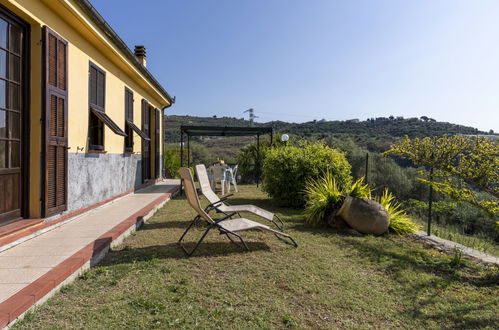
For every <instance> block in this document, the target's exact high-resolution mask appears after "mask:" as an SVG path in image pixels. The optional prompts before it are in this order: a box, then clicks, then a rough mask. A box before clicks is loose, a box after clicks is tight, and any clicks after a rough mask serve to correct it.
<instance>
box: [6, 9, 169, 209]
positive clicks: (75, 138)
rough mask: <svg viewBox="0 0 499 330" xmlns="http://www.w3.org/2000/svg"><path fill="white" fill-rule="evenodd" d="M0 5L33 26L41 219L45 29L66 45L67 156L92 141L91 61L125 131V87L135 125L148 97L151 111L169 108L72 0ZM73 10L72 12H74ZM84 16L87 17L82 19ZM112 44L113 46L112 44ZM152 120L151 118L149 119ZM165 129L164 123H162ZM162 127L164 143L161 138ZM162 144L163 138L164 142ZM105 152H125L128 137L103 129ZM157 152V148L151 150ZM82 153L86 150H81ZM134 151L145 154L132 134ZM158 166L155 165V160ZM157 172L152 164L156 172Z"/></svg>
mask: <svg viewBox="0 0 499 330" xmlns="http://www.w3.org/2000/svg"><path fill="white" fill-rule="evenodd" d="M2 4H3V5H4V6H5V7H7V9H9V10H10V11H12V12H13V13H14V14H16V15H17V16H19V17H20V18H21V19H23V20H25V21H26V22H28V23H29V24H30V26H31V50H30V66H31V68H30V70H31V74H30V89H31V91H30V107H29V108H30V109H29V111H30V118H31V122H30V130H31V131H30V165H29V166H30V168H29V175H30V191H29V195H30V203H29V204H30V205H29V206H30V207H29V210H30V212H29V213H30V214H29V216H30V217H32V218H33V217H39V216H40V197H41V192H40V182H41V181H40V176H41V174H40V170H41V163H40V151H41V145H42V144H41V143H42V141H41V140H42V135H41V134H42V131H41V124H40V118H41V115H42V104H41V95H42V83H41V79H42V72H41V70H42V68H41V63H42V57H41V56H42V54H41V51H42V44H41V40H42V27H43V26H44V25H47V26H48V27H49V28H51V29H52V30H53V31H55V32H56V33H57V34H59V35H60V36H61V37H62V38H64V39H65V40H66V41H68V146H69V147H70V150H69V152H77V150H78V149H77V148H80V150H81V148H82V147H83V148H84V151H83V152H86V151H87V137H88V118H89V108H88V75H89V62H90V61H91V62H92V63H94V64H96V65H97V66H98V67H100V68H101V69H102V70H104V71H105V72H106V96H105V111H106V113H107V114H108V116H109V117H111V118H112V119H113V120H114V122H115V123H116V124H118V126H119V127H121V128H122V129H123V130H124V127H125V119H124V115H125V113H124V108H125V104H124V103H125V101H124V93H125V86H126V87H128V88H129V89H131V90H132V91H133V93H134V123H135V124H136V125H137V126H138V127H139V128H140V127H141V117H142V116H141V101H142V99H143V98H144V99H146V100H147V101H148V102H149V104H151V105H152V106H153V107H156V108H159V109H161V108H162V107H163V106H165V105H166V104H165V99H163V98H162V97H161V96H160V95H159V94H158V93H157V91H156V90H155V89H154V87H152V86H151V84H149V83H148V82H147V81H146V80H145V79H144V77H142V76H141V75H140V74H139V73H138V71H137V70H136V69H135V68H133V66H131V65H130V64H129V63H127V62H126V61H125V60H123V57H122V56H121V57H120V54H117V53H116V49H111V48H110V46H109V44H110V42H109V40H104V39H103V38H102V35H99V33H98V31H97V32H96V29H97V28H96V27H95V25H93V26H90V27H89V26H85V24H88V21H84V18H82V17H81V16H78V15H83V14H82V13H81V12H77V13H75V12H74V11H75V10H76V11H78V10H79V8H78V7H77V6H76V5H75V4H74V3H72V1H71V0H46V1H45V0H10V1H8V2H6V3H4V1H2ZM72 11H73V12H72ZM83 16H84V15H83ZM111 46H112V45H111ZM151 119H153V118H151ZM160 125H162V122H160ZM162 131H163V130H162V129H160V134H161V135H160V139H162ZM160 141H161V140H160ZM105 150H106V151H107V152H108V153H123V151H124V138H123V137H122V136H118V135H116V134H114V133H113V132H112V131H111V130H110V129H109V128H107V127H106V128H105ZM153 150H154V149H153ZM79 152H82V151H79ZM134 152H141V138H140V137H139V136H138V135H137V134H135V133H134ZM152 164H154V161H152ZM151 173H154V165H152V172H151Z"/></svg>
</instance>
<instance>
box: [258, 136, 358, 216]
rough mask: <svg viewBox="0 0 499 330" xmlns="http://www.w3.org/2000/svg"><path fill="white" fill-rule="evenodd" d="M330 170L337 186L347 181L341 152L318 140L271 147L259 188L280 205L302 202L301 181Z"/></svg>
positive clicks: (345, 166)
mask: <svg viewBox="0 0 499 330" xmlns="http://www.w3.org/2000/svg"><path fill="white" fill-rule="evenodd" d="M328 170H329V171H330V172H331V175H332V176H333V177H334V179H335V181H336V184H337V185H338V188H339V189H341V190H343V189H344V188H345V187H346V186H348V185H349V184H350V182H351V177H350V164H349V163H348V161H347V160H346V158H345V155H344V154H343V153H342V152H340V151H338V150H335V149H332V148H329V147H327V146H325V145H323V144H320V143H313V144H305V143H304V144H302V145H301V146H287V147H279V148H271V149H269V150H268V151H267V152H266V155H265V159H264V161H263V189H264V191H265V192H267V193H268V195H269V196H270V197H271V198H273V199H274V200H275V202H276V203H277V204H279V205H282V206H293V207H303V206H304V205H305V195H304V189H305V182H306V181H307V180H308V179H317V178H318V177H319V176H320V175H321V174H322V173H325V172H326V171H328Z"/></svg>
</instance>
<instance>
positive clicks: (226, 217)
mask: <svg viewBox="0 0 499 330" xmlns="http://www.w3.org/2000/svg"><path fill="white" fill-rule="evenodd" d="M236 214H237V212H232V213H229V214H227V215H226V216H225V217H223V218H220V219H216V220H215V219H213V220H214V221H215V223H219V222H221V221H224V220H227V219H228V218H230V217H232V216H234V215H236Z"/></svg>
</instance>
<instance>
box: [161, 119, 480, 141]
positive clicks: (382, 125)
mask: <svg viewBox="0 0 499 330" xmlns="http://www.w3.org/2000/svg"><path fill="white" fill-rule="evenodd" d="M165 121H166V123H165V130H166V131H165V133H166V134H165V139H166V141H167V142H170V141H178V139H179V134H180V133H179V131H180V126H181V125H200V126H208V125H209V126H239V127H247V126H250V122H249V121H248V120H244V119H238V118H232V117H219V118H217V117H193V116H165ZM253 125H255V126H272V127H273V128H274V129H275V131H276V132H280V133H288V134H292V135H298V136H303V137H318V138H323V137H326V136H330V135H333V136H350V137H354V138H358V137H384V138H387V139H389V140H393V138H399V137H403V136H404V135H408V136H409V137H425V136H436V135H443V134H473V135H475V134H487V132H482V131H479V130H478V129H476V128H473V127H469V126H463V125H456V124H451V123H447V122H438V121H435V120H434V119H431V118H428V117H425V116H423V117H421V118H403V117H393V116H390V117H389V118H386V117H377V118H370V119H368V120H365V121H360V120H357V119H353V120H335V121H326V120H314V121H309V122H306V123H301V124H296V123H287V122H284V121H272V122H268V123H254V124H253Z"/></svg>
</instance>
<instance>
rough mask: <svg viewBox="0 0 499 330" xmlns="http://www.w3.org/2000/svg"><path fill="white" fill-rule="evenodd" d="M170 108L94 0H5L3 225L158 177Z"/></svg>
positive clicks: (0, 162) (0, 156) (84, 205)
mask: <svg viewBox="0 0 499 330" xmlns="http://www.w3.org/2000/svg"><path fill="white" fill-rule="evenodd" d="M173 103H174V99H173V98H171V97H170V95H169V94H168V93H167V92H166V90H165V89H164V88H163V87H162V86H161V85H160V84H159V83H158V82H157V81H156V79H155V78H154V77H153V76H152V75H151V73H150V72H149V71H148V70H147V69H146V62H145V49H144V47H142V46H138V47H136V49H135V53H132V52H131V51H130V50H129V49H128V47H127V46H126V45H125V43H124V42H123V41H122V40H121V39H120V38H119V36H117V35H116V33H115V32H114V31H113V30H112V28H111V27H110V26H109V25H108V24H107V23H106V22H105V20H104V19H103V18H102V17H101V16H100V15H99V13H98V12H97V11H96V10H95V9H94V8H93V7H92V5H91V4H90V3H89V2H88V1H87V0H8V1H7V0H1V1H0V226H1V225H2V224H7V223H12V222H13V221H16V220H19V219H27V218H47V219H46V221H50V220H51V219H55V218H58V217H60V216H64V215H68V214H71V213H73V214H74V213H75V212H77V211H78V210H83V209H88V208H90V207H92V206H95V205H98V204H99V203H102V202H103V201H106V200H109V199H112V198H114V197H116V196H120V195H123V194H126V193H129V192H131V191H133V190H134V189H136V188H138V187H140V186H142V185H144V184H148V183H152V182H154V181H155V180H156V179H158V178H161V176H162V174H161V171H162V169H161V164H162V162H161V159H162V158H161V150H162V147H161V141H162V140H163V138H162V127H161V126H162V122H163V112H164V109H165V108H167V107H169V106H171V105H172V104H173Z"/></svg>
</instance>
